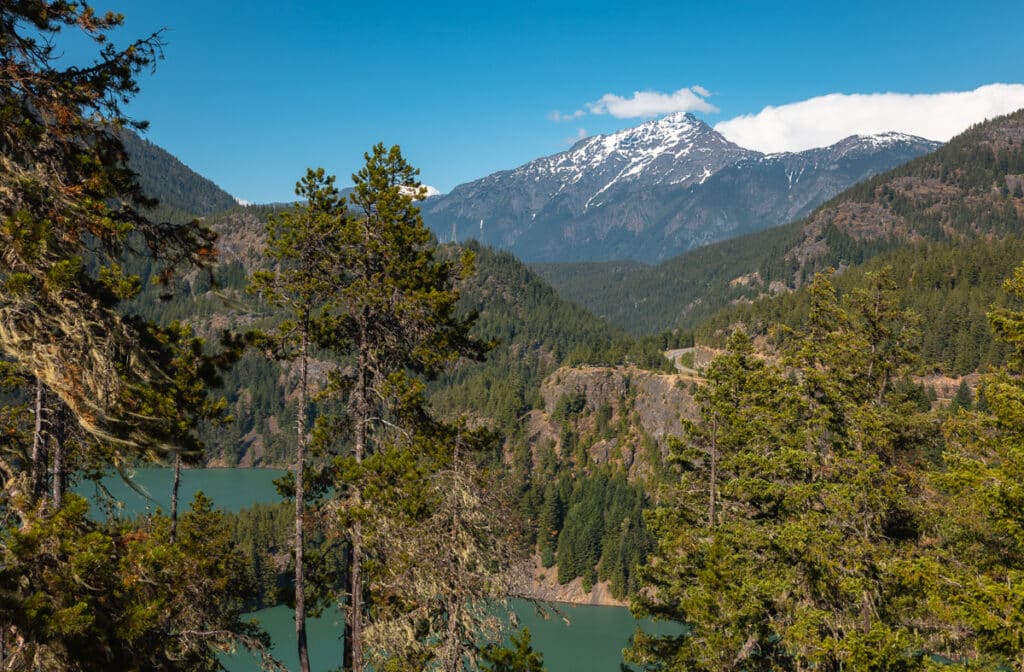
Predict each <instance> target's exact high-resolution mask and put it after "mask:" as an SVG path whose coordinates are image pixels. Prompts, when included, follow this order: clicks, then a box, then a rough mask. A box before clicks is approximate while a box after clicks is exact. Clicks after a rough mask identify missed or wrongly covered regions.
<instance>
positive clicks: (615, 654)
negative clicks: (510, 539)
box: [224, 600, 678, 672]
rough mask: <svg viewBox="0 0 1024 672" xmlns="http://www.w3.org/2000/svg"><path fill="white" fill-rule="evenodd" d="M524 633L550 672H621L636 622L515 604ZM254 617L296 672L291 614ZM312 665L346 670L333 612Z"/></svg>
mask: <svg viewBox="0 0 1024 672" xmlns="http://www.w3.org/2000/svg"><path fill="white" fill-rule="evenodd" d="M513 606H514V609H515V611H516V614H517V616H518V617H519V627H520V628H522V627H524V626H525V627H527V628H529V629H530V635H531V643H532V645H533V648H534V650H535V651H539V652H541V653H543V654H544V667H545V668H547V670H548V672H618V671H619V665H620V664H621V663H622V649H623V648H625V647H626V646H628V645H629V638H630V636H632V634H633V631H634V630H635V629H636V625H637V621H636V619H634V618H633V616H632V615H630V613H629V610H628V609H625V608H624V607H594V606H588V605H586V606H585V605H580V606H573V605H567V604H558V605H552V607H553V608H557V609H558V611H559V612H560V613H561V615H562V616H564V617H565V618H566V619H567V620H568V623H566V622H565V621H563V620H562V618H561V617H559V616H558V615H556V614H551V615H550V616H551V617H550V618H548V619H546V620H545V619H544V618H543V617H542V616H540V615H538V614H537V613H536V611H535V610H534V608H533V607H532V606H531V605H530V604H529V603H526V602H523V601H520V600H516V601H514V604H513ZM254 616H255V617H256V618H257V619H259V621H260V625H261V626H262V627H263V629H264V630H266V631H267V632H268V633H270V635H271V637H272V638H273V640H274V656H275V657H277V658H278V660H280V661H281V662H282V663H284V664H285V665H286V666H287V667H288V669H290V670H297V669H298V666H299V661H298V655H297V654H296V651H295V621H294V615H293V612H292V610H291V609H289V608H287V607H284V606H278V607H273V608H271V609H264V610H263V611H260V612H258V613H256V614H254ZM643 627H644V629H645V630H647V631H648V632H658V633H669V632H678V628H677V627H672V626H668V625H666V624H654V623H645V624H644V626H643ZM307 629H308V630H307V636H308V638H309V662H310V667H311V668H312V670H313V672H327V671H328V670H331V669H334V668H336V667H338V666H339V665H340V664H341V641H340V639H339V637H340V635H341V630H342V616H341V613H340V612H339V611H337V610H332V611H331V612H330V613H327V614H325V615H324V616H323V617H321V618H316V619H309V621H307ZM224 663H225V666H226V667H227V668H228V670H229V671H230V672H257V671H258V670H259V666H258V664H257V662H256V658H255V657H254V656H252V655H250V654H249V653H248V652H245V651H243V652H240V653H238V654H236V655H235V656H233V657H231V658H225V659H224Z"/></svg>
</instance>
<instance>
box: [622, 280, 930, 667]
mask: <svg viewBox="0 0 1024 672" xmlns="http://www.w3.org/2000/svg"><path fill="white" fill-rule="evenodd" d="M810 291H811V296H812V303H811V307H810V311H809V321H808V326H807V327H806V328H805V330H803V331H800V332H796V333H791V334H790V336H789V340H788V341H787V354H786V357H785V362H786V365H785V367H784V366H783V365H781V364H777V363H773V362H769V361H765V360H763V359H761V358H759V357H757V356H756V355H754V353H753V352H752V349H751V346H750V341H749V339H748V338H746V337H745V336H743V335H737V334H734V335H733V336H732V338H731V339H730V341H729V346H728V349H727V351H726V352H725V354H723V355H722V356H720V357H719V358H718V359H716V360H715V361H714V362H713V363H712V364H711V366H710V367H708V370H707V373H706V378H707V385H706V387H705V388H704V389H702V390H700V391H699V392H698V395H697V398H698V400H699V402H700V404H701V422H700V423H699V424H693V425H689V426H688V430H687V436H686V437H684V439H683V440H682V441H680V442H679V443H677V444H676V446H675V448H674V449H673V457H674V459H675V461H676V463H677V464H678V466H679V482H678V485H676V486H674V487H673V488H671V489H670V490H669V492H668V493H666V498H665V499H664V501H663V502H662V503H661V504H660V505H659V506H658V507H657V508H656V509H655V510H654V511H653V512H651V513H650V514H649V516H648V518H647V521H648V525H649V526H650V529H651V531H652V533H653V534H654V535H655V537H656V538H657V549H656V550H655V552H654V553H653V554H652V556H651V560H650V561H649V562H648V563H647V564H646V565H645V566H644V567H643V569H642V571H641V577H642V582H643V589H642V590H640V591H638V592H637V593H635V597H634V601H633V609H634V613H636V615H638V616H653V617H655V618H662V619H669V620H674V621H678V622H680V623H682V624H684V625H686V626H688V627H689V631H688V633H687V634H686V635H685V636H670V637H658V636H652V635H648V634H644V633H638V634H637V636H636V639H635V642H634V646H633V648H632V649H631V650H630V657H631V659H632V660H633V661H634V662H636V663H638V664H641V665H645V666H647V667H650V668H653V669H669V670H682V669H687V670H692V669H697V670H703V669H706V670H721V669H743V670H759V669H765V670H767V669H773V670H775V669H783V670H786V669H792V670H799V669H824V670H839V669H844V668H846V667H847V666H848V667H849V668H850V669H886V670H899V669H908V670H909V669H922V668H923V666H924V665H925V662H924V658H923V657H922V656H921V655H920V654H916V653H915V651H920V650H921V649H922V648H924V647H925V645H926V644H927V643H929V642H930V641H932V640H930V638H931V637H932V636H935V635H937V634H939V633H940V632H941V630H940V629H938V628H937V627H936V624H935V623H934V622H933V621H930V620H927V619H925V618H924V615H925V614H927V610H926V608H925V605H924V603H923V601H919V598H920V586H919V585H918V584H916V583H915V580H914V578H913V573H912V571H911V568H912V567H913V566H914V565H913V563H914V562H915V557H916V555H917V551H918V548H917V543H916V542H917V540H918V539H919V537H920V535H921V534H922V527H923V524H924V521H923V520H922V519H921V518H920V517H919V516H918V515H917V514H916V513H915V511H914V507H913V506H912V503H911V501H912V500H911V495H912V493H913V492H914V491H915V481H914V480H913V479H912V478H911V477H910V475H909V474H910V472H912V471H913V465H915V464H917V463H919V461H920V455H921V454H922V453H923V452H925V451H926V449H927V447H928V444H929V441H930V433H929V431H928V425H927V421H926V419H925V418H923V417H921V416H919V415H918V414H917V413H916V412H915V410H914V406H913V402H911V401H909V400H908V399H907V398H906V396H905V395H903V394H901V393H899V392H898V391H897V390H896V389H895V387H894V386H893V384H892V383H893V381H894V380H898V379H899V378H901V377H902V375H903V374H904V373H905V371H906V370H907V369H908V367H909V366H910V365H911V364H912V362H913V352H912V348H911V346H912V344H913V339H914V334H915V332H914V329H913V317H912V316H911V315H908V314H906V313H904V312H902V311H900V310H899V308H898V306H897V304H896V303H895V301H894V292H895V288H894V287H893V285H892V282H891V279H890V278H888V277H886V276H885V275H880V276H877V277H875V278H873V279H872V282H871V284H870V285H869V286H868V287H866V288H865V289H863V290H860V291H858V292H856V293H852V294H851V295H850V297H849V299H848V300H847V301H846V302H845V303H840V302H839V301H838V299H837V296H836V293H835V290H834V288H833V287H832V285H831V283H830V282H829V281H828V279H827V278H825V277H822V276H820V277H818V278H816V279H815V281H814V284H813V285H812V288H811V290H810Z"/></svg>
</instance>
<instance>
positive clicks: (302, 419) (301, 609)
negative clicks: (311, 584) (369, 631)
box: [295, 315, 309, 672]
mask: <svg viewBox="0 0 1024 672" xmlns="http://www.w3.org/2000/svg"><path fill="white" fill-rule="evenodd" d="M308 349H309V316H308V315H306V316H304V319H303V321H302V345H301V350H300V354H299V367H300V368H299V408H298V413H297V417H296V419H295V431H296V438H297V446H296V451H295V452H296V455H295V640H296V642H297V644H298V649H299V669H300V670H301V672H309V646H308V643H307V641H306V579H305V574H304V572H305V559H304V557H303V549H304V546H305V538H306V535H305V520H304V519H305V515H304V514H305V509H306V501H305V491H304V489H303V488H304V483H303V471H305V467H306V367H307V353H308Z"/></svg>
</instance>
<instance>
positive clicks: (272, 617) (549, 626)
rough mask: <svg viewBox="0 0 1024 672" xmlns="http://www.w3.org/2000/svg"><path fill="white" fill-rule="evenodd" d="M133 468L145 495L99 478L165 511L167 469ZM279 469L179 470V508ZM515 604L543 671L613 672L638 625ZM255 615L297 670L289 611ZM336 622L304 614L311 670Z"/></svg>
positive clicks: (245, 502)
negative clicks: (201, 495) (540, 611)
mask: <svg viewBox="0 0 1024 672" xmlns="http://www.w3.org/2000/svg"><path fill="white" fill-rule="evenodd" d="M132 473H133V480H134V483H135V486H136V488H137V489H138V490H141V491H142V492H144V493H146V494H145V495H143V494H140V493H139V492H136V491H135V490H134V489H132V488H131V487H129V486H128V485H127V484H126V483H125V482H124V480H123V479H122V478H121V477H120V476H117V475H114V476H108V477H106V478H105V479H103V481H102V483H103V485H104V487H106V488H107V489H108V490H109V491H110V492H111V494H112V495H113V496H114V497H115V498H117V499H118V500H120V501H122V502H124V507H123V509H122V512H123V513H122V515H129V516H134V515H136V514H139V513H145V512H147V511H153V510H155V509H156V508H160V509H162V510H163V511H165V512H166V511H167V510H168V509H169V504H170V499H171V495H170V490H171V479H172V476H173V473H172V471H171V470H170V469H166V468H152V467H146V468H140V469H136V470H134V471H133V472H132ZM284 473H285V472H284V471H282V470H280V469H185V470H183V471H182V475H181V500H180V501H181V507H182V510H185V509H187V508H188V504H189V502H191V501H192V497H193V495H194V494H195V493H196V491H198V490H202V491H203V492H204V493H206V494H207V495H208V496H210V497H211V498H212V499H213V501H214V504H215V506H216V507H217V508H220V509H223V510H225V511H238V510H239V509H243V508H246V507H249V506H252V505H254V504H258V503H262V502H275V501H279V497H278V495H277V492H276V490H275V489H274V484H273V481H274V479H276V478H279V477H280V476H281V475H283V474H284ZM76 491H77V492H79V493H80V494H82V495H85V496H88V497H90V498H91V499H92V500H93V501H96V499H95V494H96V493H95V488H94V486H93V485H92V484H91V483H85V484H80V485H79V486H78V487H77V488H76ZM96 513H97V514H98V515H102V514H101V513H99V512H96ZM514 608H515V611H516V614H517V615H518V617H519V627H524V626H525V627H528V628H529V629H530V634H531V635H532V643H533V648H534V649H535V650H536V651H539V652H541V653H543V654H544V666H545V667H546V668H547V670H548V672H618V670H619V665H620V663H621V662H622V649H623V648H624V647H626V646H628V645H629V638H630V637H631V636H632V634H633V631H634V630H635V629H636V625H637V621H636V619H634V618H633V617H632V615H630V613H629V611H628V610H627V609H625V608H622V607H595V606H582V605H581V606H573V605H566V604H559V605H553V608H556V609H558V611H559V612H561V616H564V618H565V620H563V619H562V617H561V616H559V615H557V614H551V615H550V618H547V619H545V618H544V617H543V616H541V615H539V614H537V613H536V611H535V610H534V608H533V607H532V606H531V605H529V604H528V603H526V602H523V601H517V602H515V603H514ZM253 616H254V617H256V618H257V619H258V620H259V621H260V624H261V625H262V627H263V628H264V629H265V630H266V631H267V632H268V633H270V635H271V637H272V638H273V641H274V653H275V655H276V656H277V657H278V658H279V659H280V660H281V661H282V662H283V663H284V664H285V665H287V666H288V668H289V669H291V670H295V669H298V659H297V655H296V653H295V622H294V620H293V614H292V611H291V610H290V609H289V608H287V607H285V606H278V607H273V608H271V609H264V610H262V611H260V612H257V613H256V614H253ZM566 621H568V622H566ZM341 629H342V628H341V615H340V613H339V612H338V611H337V610H332V611H330V612H328V613H326V614H325V615H324V616H323V617H321V618H318V619H310V621H309V623H308V636H309V643H310V663H311V665H312V668H313V670H314V672H326V671H327V670H330V669H333V668H336V667H337V666H338V665H339V664H340V662H341V658H340V656H341V643H340V640H339V637H340V634H341ZM644 629H645V630H648V631H654V632H673V631H676V630H677V629H676V628H673V627H672V626H669V625H666V624H651V623H645V624H644ZM224 663H225V665H226V666H227V668H228V670H230V672H256V671H257V670H258V669H259V667H258V665H257V664H256V661H255V659H254V658H253V657H252V656H251V655H249V654H248V653H247V652H240V653H238V654H237V655H236V656H234V657H231V658H225V659H224Z"/></svg>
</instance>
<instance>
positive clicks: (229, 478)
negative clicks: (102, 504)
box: [75, 467, 285, 516]
mask: <svg viewBox="0 0 1024 672" xmlns="http://www.w3.org/2000/svg"><path fill="white" fill-rule="evenodd" d="M129 473H130V474H131V475H132V481H133V483H134V485H135V488H134V489H133V488H132V487H131V486H129V485H128V484H127V483H125V481H124V479H123V478H121V476H119V475H117V474H113V475H110V476H107V477H105V478H104V479H103V480H102V481H100V482H101V483H102V484H103V486H104V487H105V488H106V489H107V490H109V491H110V494H111V495H113V496H114V498H115V499H117V500H118V501H120V502H122V503H123V504H124V507H123V508H122V509H121V514H120V515H126V516H135V515H138V514H140V513H147V512H150V511H154V510H156V509H157V508H159V509H160V510H162V511H163V512H164V513H167V512H169V511H170V509H171V506H170V504H171V481H172V480H173V476H174V471H173V470H171V469H167V468H163V467H142V468H139V469H133V470H131V471H130V472H129ZM284 473H285V472H284V470H282V469H182V471H181V486H180V490H179V499H178V502H179V504H178V506H179V507H180V510H181V511H187V510H188V507H189V505H190V504H191V503H192V498H193V497H194V496H195V494H196V492H197V491H199V490H202V491H203V492H204V493H205V494H206V495H208V496H209V497H211V498H212V499H213V503H214V506H215V507H216V508H218V509H222V510H224V511H231V512H236V511H239V510H240V509H245V508H248V507H250V506H253V505H254V504H260V503H264V502H276V501H280V497H278V495H277V491H276V490H275V489H274V479H277V478H280V477H281V476H283V475H284ZM136 490H139V491H141V493H140V492H137V491H136ZM75 492H77V493H78V494H80V495H82V496H84V497H88V498H89V499H90V500H91V501H92V502H93V509H94V511H93V513H94V515H102V512H100V511H99V510H98V507H97V506H96V504H95V503H96V502H97V501H101V500H100V499H99V498H98V496H97V493H96V488H95V486H94V485H93V484H92V483H91V482H84V483H79V484H78V485H77V486H76V487H75Z"/></svg>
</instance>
